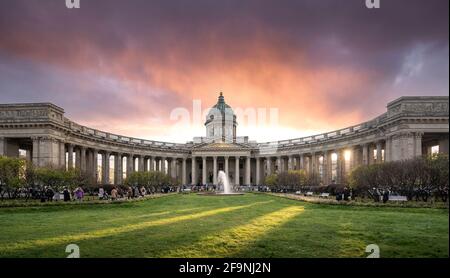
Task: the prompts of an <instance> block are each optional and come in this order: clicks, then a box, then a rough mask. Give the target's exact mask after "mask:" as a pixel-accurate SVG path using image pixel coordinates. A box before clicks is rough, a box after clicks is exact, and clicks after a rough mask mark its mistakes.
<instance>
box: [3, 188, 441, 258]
mask: <svg viewBox="0 0 450 278" xmlns="http://www.w3.org/2000/svg"><path fill="white" fill-rule="evenodd" d="M448 217H449V215H448V210H445V209H429V208H428V209H425V208H388V207H351V206H332V205H320V204H312V203H307V202H301V201H297V200H289V199H286V198H280V197H277V196H270V195H266V194H245V195H242V196H229V197H216V196H198V195H195V194H187V195H185V194H182V195H181V194H180V195H171V196H167V197H164V198H157V199H150V200H145V201H142V202H129V203H120V204H114V205H113V204H104V205H103V204H96V205H91V206H89V205H85V206H76V205H74V206H52V207H46V206H40V207H21V208H1V209H0V223H1V224H0V225H1V226H0V257H57V258H58V257H60V258H62V257H65V256H67V254H66V253H65V247H66V246H67V245H68V244H71V243H75V244H77V245H78V246H79V247H80V253H81V257H85V258H86V257H365V256H367V255H368V254H367V253H365V247H366V246H367V245H369V244H372V243H375V244H377V245H379V247H380V254H381V257H448V254H449V253H448V248H449V247H448V244H449V226H448V224H449V218H448Z"/></svg>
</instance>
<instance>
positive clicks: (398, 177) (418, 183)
mask: <svg viewBox="0 0 450 278" xmlns="http://www.w3.org/2000/svg"><path fill="white" fill-rule="evenodd" d="M448 165H449V160H448V155H443V154H437V155H432V156H428V157H419V158H414V159H410V160H403V161H393V162H385V163H382V164H374V165H363V166H360V167H358V168H356V169H354V170H353V171H352V172H351V174H350V177H349V182H350V186H351V187H352V188H353V189H354V191H355V192H356V193H357V194H358V195H366V194H367V193H368V192H370V190H374V189H375V190H377V189H378V190H381V191H383V190H389V191H393V192H396V193H398V194H400V195H405V196H407V197H408V200H413V199H416V200H419V199H421V200H423V201H427V200H428V198H429V197H431V196H434V197H435V198H440V199H442V200H443V201H444V202H446V201H447V199H448V187H449V183H448Z"/></svg>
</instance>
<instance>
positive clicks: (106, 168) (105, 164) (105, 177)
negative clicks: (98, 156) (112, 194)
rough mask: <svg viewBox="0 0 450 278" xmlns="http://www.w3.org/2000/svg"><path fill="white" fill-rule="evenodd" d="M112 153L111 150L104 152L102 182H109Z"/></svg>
mask: <svg viewBox="0 0 450 278" xmlns="http://www.w3.org/2000/svg"><path fill="white" fill-rule="evenodd" d="M110 155H111V153H110V152H105V153H104V154H103V169H102V171H103V180H102V183H103V184H109V157H110Z"/></svg>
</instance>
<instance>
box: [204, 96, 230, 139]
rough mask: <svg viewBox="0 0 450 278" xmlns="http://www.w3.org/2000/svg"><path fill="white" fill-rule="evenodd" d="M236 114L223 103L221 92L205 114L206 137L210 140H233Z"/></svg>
mask: <svg viewBox="0 0 450 278" xmlns="http://www.w3.org/2000/svg"><path fill="white" fill-rule="evenodd" d="M236 125H237V123H236V115H235V114H234V112H233V109H231V106H229V105H228V104H226V103H225V98H224V97H223V94H222V92H221V93H220V95H219V98H218V101H217V103H216V104H215V105H214V106H213V107H211V109H210V110H209V112H208V115H207V116H206V121H205V126H206V137H207V138H208V139H210V140H212V141H234V140H235V138H236Z"/></svg>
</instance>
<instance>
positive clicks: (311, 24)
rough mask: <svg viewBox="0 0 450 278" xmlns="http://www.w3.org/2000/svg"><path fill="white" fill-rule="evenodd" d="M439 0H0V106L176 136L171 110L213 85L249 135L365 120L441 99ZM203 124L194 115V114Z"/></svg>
mask: <svg viewBox="0 0 450 278" xmlns="http://www.w3.org/2000/svg"><path fill="white" fill-rule="evenodd" d="M448 5H449V1H448V0H417V1H416V0H381V8H380V9H367V8H366V6H365V0H296V1H289V0H278V1H275V0H272V1H265V0H254V1H252V0H222V1H218V0H216V1H215V0H180V1H174V0H161V1H156V0H126V1H125V0H81V8H80V9H67V8H66V6H65V0H0V103H16V102H52V103H54V104H56V105H58V106H61V107H62V108H64V109H65V111H66V117H68V118H70V119H72V120H74V121H76V122H78V123H80V124H83V125H87V126H89V127H92V128H97V129H100V130H104V131H108V132H113V133H118V134H121V135H127V136H134V137H139V138H146V139H153V140H164V141H170V142H181V143H184V142H186V141H189V140H192V137H194V136H204V135H205V128H204V126H203V125H202V122H193V123H192V119H191V124H184V125H181V126H180V125H179V124H176V121H175V120H173V119H171V118H170V115H171V113H172V112H173V111H174V109H177V108H184V109H187V110H188V111H190V112H192V109H193V100H201V102H202V109H207V108H209V107H211V106H212V105H214V104H215V103H216V102H217V97H218V95H219V92H221V91H222V92H223V94H224V96H225V100H226V102H227V103H228V104H229V105H230V106H232V107H233V108H241V109H248V108H250V109H267V111H269V109H271V108H277V109H278V124H277V125H270V124H265V125H254V124H247V123H246V121H245V119H239V118H238V122H239V126H238V136H249V137H250V139H252V140H257V141H259V142H264V141H269V140H279V139H280V140H281V139H290V138H296V137H301V136H306V135H311V134H316V133H321V132H326V131H332V130H334V129H339V128H344V127H346V126H350V125H354V124H358V123H360V122H363V121H367V120H370V119H372V118H373V117H376V116H378V115H379V114H381V113H383V112H385V110H386V108H385V106H386V104H387V102H389V101H391V100H394V99H395V98H398V97H400V96H403V95H448V91H449V29H448V26H449V14H448V10H449V7H448ZM202 120H203V119H202Z"/></svg>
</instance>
